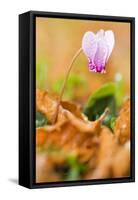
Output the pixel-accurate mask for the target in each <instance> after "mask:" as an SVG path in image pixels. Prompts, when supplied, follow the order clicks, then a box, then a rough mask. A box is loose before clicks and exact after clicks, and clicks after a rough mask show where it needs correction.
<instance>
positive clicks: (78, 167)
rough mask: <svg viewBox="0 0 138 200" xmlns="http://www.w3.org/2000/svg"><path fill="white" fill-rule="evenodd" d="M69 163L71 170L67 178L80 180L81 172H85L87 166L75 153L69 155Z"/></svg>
mask: <svg viewBox="0 0 138 200" xmlns="http://www.w3.org/2000/svg"><path fill="white" fill-rule="evenodd" d="M67 164H68V166H69V171H68V174H67V177H66V180H78V179H80V176H81V174H83V173H84V172H85V171H86V170H87V167H86V165H84V164H83V163H80V162H79V160H78V158H77V157H76V156H75V155H70V156H68V157H67Z"/></svg>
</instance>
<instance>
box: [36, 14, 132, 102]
mask: <svg viewBox="0 0 138 200" xmlns="http://www.w3.org/2000/svg"><path fill="white" fill-rule="evenodd" d="M100 29H104V30H112V31H113V32H114V35H115V46H114V49H113V52H112V54H111V56H110V58H109V61H108V63H107V65H106V74H98V73H93V72H89V70H88V60H87V58H86V56H85V55H84V54H83V53H81V54H80V56H79V57H78V58H77V60H76V61H75V63H74V66H73V70H72V71H71V74H70V77H69V80H68V83H67V86H66V91H65V93H64V99H68V100H76V101H78V102H81V103H83V102H85V100H86V99H87V97H88V96H89V95H90V94H92V93H93V92H95V90H96V89H98V88H99V87H100V86H102V85H103V84H104V83H107V82H110V81H115V80H116V79H118V78H119V79H120V78H122V80H123V83H124V90H125V95H126V96H129V95H130V24H129V23H124V22H121V23H120V22H107V21H93V20H73V19H56V18H43V17H37V18H36V86H37V87H38V88H40V89H46V90H48V91H50V92H52V93H53V92H54V93H57V94H59V92H60V89H61V85H62V82H63V80H64V77H65V74H66V71H67V66H68V65H69V63H70V61H71V59H72V57H73V56H74V54H75V53H76V51H77V50H78V49H79V48H80V47H81V41H82V37H83V35H84V33H85V32H86V31H93V32H94V33H96V32H97V31H98V30H100Z"/></svg>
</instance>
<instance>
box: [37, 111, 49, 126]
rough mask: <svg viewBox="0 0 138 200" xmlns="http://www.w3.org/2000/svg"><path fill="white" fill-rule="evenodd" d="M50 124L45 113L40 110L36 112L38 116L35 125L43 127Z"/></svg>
mask: <svg viewBox="0 0 138 200" xmlns="http://www.w3.org/2000/svg"><path fill="white" fill-rule="evenodd" d="M46 124H48V120H47V118H46V117H45V115H43V114H42V113H40V112H36V118H35V126H36V128H37V127H41V126H44V125H46Z"/></svg>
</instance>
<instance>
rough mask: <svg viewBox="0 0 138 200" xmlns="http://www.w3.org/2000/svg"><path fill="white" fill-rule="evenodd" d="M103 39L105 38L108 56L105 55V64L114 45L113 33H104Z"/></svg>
mask: <svg viewBox="0 0 138 200" xmlns="http://www.w3.org/2000/svg"><path fill="white" fill-rule="evenodd" d="M104 38H105V41H106V44H107V46H108V54H107V58H106V62H107V61H108V59H109V57H110V55H111V53H112V50H113V47H114V44H115V38H114V33H113V31H105V36H104Z"/></svg>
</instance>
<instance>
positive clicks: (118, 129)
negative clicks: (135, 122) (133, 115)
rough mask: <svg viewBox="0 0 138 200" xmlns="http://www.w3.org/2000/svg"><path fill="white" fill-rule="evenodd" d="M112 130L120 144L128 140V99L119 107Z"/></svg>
mask: <svg viewBox="0 0 138 200" xmlns="http://www.w3.org/2000/svg"><path fill="white" fill-rule="evenodd" d="M114 132H115V135H116V137H117V138H118V141H119V143H120V144H124V143H125V142H126V141H128V140H130V100H127V101H126V102H125V104H124V105H123V107H122V108H121V110H120V113H119V116H118V118H117V120H116V123H115V127H114Z"/></svg>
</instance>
